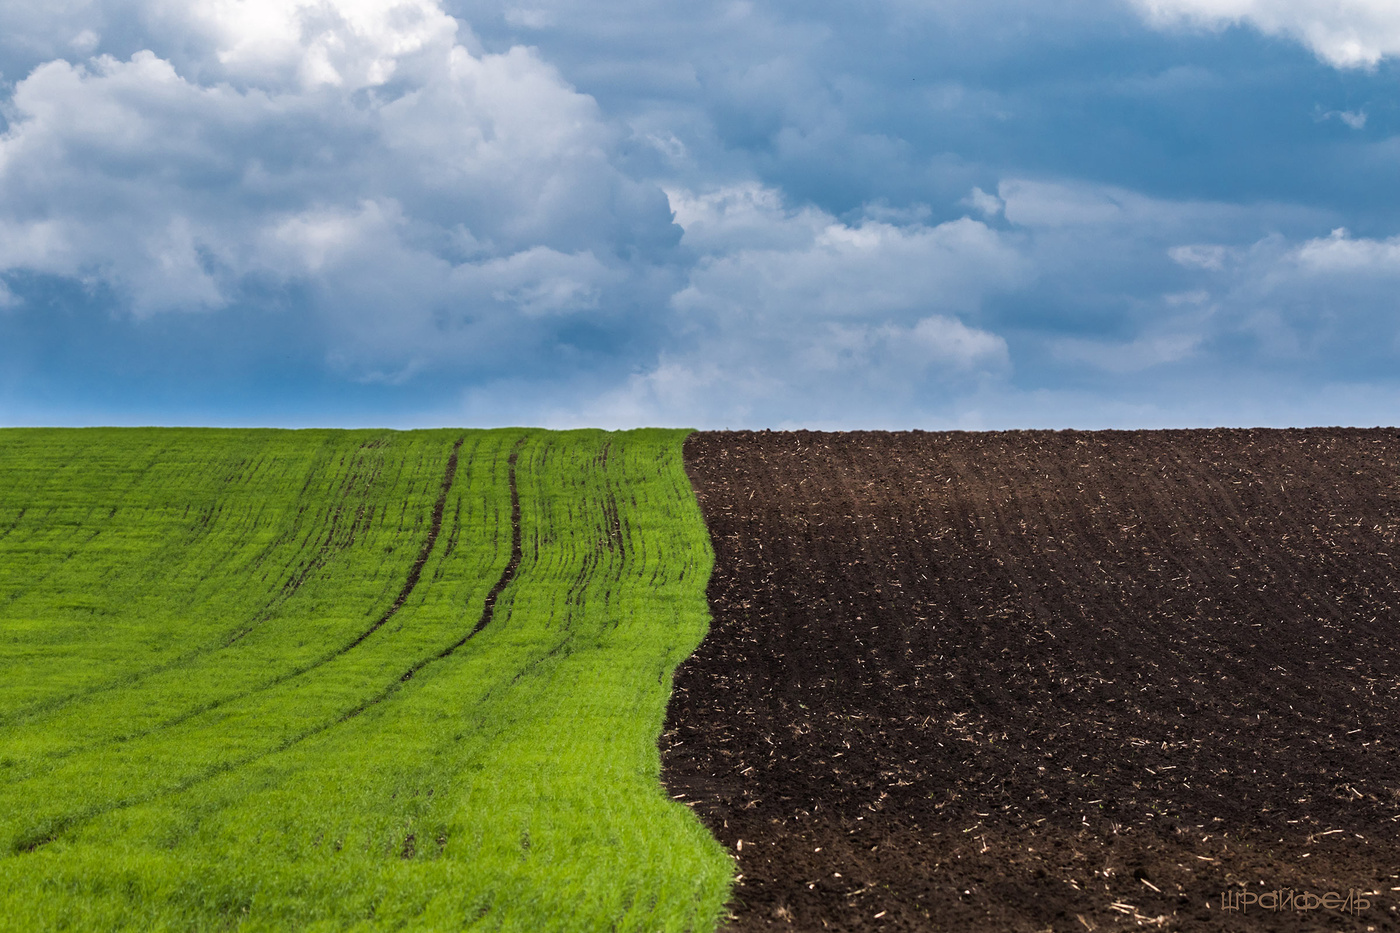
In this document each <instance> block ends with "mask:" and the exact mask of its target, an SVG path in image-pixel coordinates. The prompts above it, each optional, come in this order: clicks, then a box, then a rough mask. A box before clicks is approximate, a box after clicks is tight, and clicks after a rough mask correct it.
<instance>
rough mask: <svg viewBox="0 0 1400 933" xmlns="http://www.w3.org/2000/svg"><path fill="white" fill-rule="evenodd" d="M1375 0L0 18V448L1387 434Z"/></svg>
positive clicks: (1395, 409)
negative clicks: (589, 435) (147, 441)
mask: <svg viewBox="0 0 1400 933" xmlns="http://www.w3.org/2000/svg"><path fill="white" fill-rule="evenodd" d="M1397 57H1400V4H1397V3H1395V2H1394V0H1058V2H1054V3H1046V2H1044V0H975V2H974V0H883V2H874V3H854V2H846V3H839V2H834V0H800V2H799V0H768V2H760V0H752V2H748V0H724V2H712V0H691V2H687V3H675V2H660V0H606V2H603V0H538V2H535V0H527V2H526V3H525V4H524V5H511V4H509V3H498V2H487V0H318V2H308V0H44V2H38V0H14V2H8V3H5V4H0V425H86V424H207V425H269V426H284V427H303V426H316V425H321V426H346V427H348V426H387V427H396V428H412V427H425V426H438V425H461V426H469V427H475V426H481V427H486V426H496V425H508V424H521V425H538V426H544V427H579V426H594V427H603V428H627V427H637V426H643V425H659V426H689V427H697V428H773V429H788V428H825V429H854V428H881V429H884V428H890V429H906V428H925V429H949V428H955V429H975V430H981V429H1003V428H1157V427H1209V426H1279V427H1283V426H1310V425H1359V426H1369V425H1395V424H1397V423H1400V365H1398V364H1400V313H1397V311H1400V301H1398V300H1397V297H1396V296H1397V295H1400V95H1397V90H1398V89H1400V88H1398V86H1397V78H1400V65H1397Z"/></svg>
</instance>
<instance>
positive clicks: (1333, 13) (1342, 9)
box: [1133, 0, 1400, 68]
mask: <svg viewBox="0 0 1400 933" xmlns="http://www.w3.org/2000/svg"><path fill="white" fill-rule="evenodd" d="M1133 2H1134V3H1136V5H1137V6H1138V7H1139V8H1141V9H1142V10H1143V11H1144V12H1145V13H1146V14H1147V16H1148V18H1149V20H1150V21H1151V22H1153V23H1155V24H1157V25H1160V26H1171V25H1176V24H1180V23H1194V24H1198V25H1203V26H1206V27H1211V28H1219V27H1222V26H1226V25H1229V24H1233V23H1248V24H1250V25H1252V26H1254V27H1255V28H1256V29H1259V30H1261V31H1263V32H1265V33H1267V34H1269V35H1274V36H1287V37H1289V38H1292V39H1295V40H1297V41H1299V42H1302V43H1303V44H1305V45H1306V46H1308V48H1310V49H1312V51H1313V52H1314V53H1315V54H1316V55H1317V56H1318V57H1319V58H1321V59H1323V60H1324V61H1326V62H1329V63H1330V64H1332V65H1335V66H1337V67H1339V68H1356V67H1366V66H1373V65H1375V64H1376V63H1378V62H1379V61H1380V60H1381V59H1382V58H1386V57H1389V56H1394V55H1397V54H1400V5H1397V4H1395V3H1393V2H1391V0H1133Z"/></svg>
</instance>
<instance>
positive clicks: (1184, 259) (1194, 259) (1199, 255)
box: [1167, 243, 1229, 272]
mask: <svg viewBox="0 0 1400 933" xmlns="http://www.w3.org/2000/svg"><path fill="white" fill-rule="evenodd" d="M1167 255H1168V256H1170V257H1171V258H1172V261H1173V262H1176V263H1178V264H1180V265H1183V266H1186V267H1187V268H1188V269H1190V268H1195V269H1210V270H1213V271H1215V272H1219V271H1220V270H1221V269H1223V268H1225V259H1226V257H1227V256H1228V255H1229V250H1228V249H1227V248H1226V247H1224V246H1221V245H1220V244H1218V243H1188V244H1186V245H1185V246H1173V247H1172V248H1171V249H1169V250H1167Z"/></svg>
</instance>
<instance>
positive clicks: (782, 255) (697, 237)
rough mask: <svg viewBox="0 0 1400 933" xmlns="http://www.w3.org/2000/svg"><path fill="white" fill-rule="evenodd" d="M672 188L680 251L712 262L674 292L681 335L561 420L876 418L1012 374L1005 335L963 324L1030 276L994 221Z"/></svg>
mask: <svg viewBox="0 0 1400 933" xmlns="http://www.w3.org/2000/svg"><path fill="white" fill-rule="evenodd" d="M669 194H670V198H671V204H672V209H673V210H674V212H675V215H676V219H677V222H678V223H679V224H680V225H681V226H682V227H683V228H684V230H685V235H684V237H683V239H682V246H683V247H689V248H692V249H694V250H696V251H698V252H699V253H700V254H701V255H700V259H699V261H698V262H697V263H696V264H695V265H694V266H693V267H692V269H691V272H690V277H689V282H688V283H687V284H686V286H685V287H684V288H682V289H681V290H680V291H678V292H677V293H676V294H675V295H674V296H673V297H672V299H671V305H672V308H673V309H674V311H675V312H676V314H677V315H678V318H679V320H678V327H679V328H680V331H679V333H678V339H677V340H676V341H675V342H674V343H673V345H672V346H673V349H672V350H671V351H669V352H667V353H665V354H663V356H662V357H661V358H660V360H659V361H658V362H657V363H656V365H655V366H653V367H651V368H649V369H648V370H646V371H644V372H641V373H638V374H635V375H633V376H632V377H630V378H629V379H628V380H627V382H626V383H625V384H624V385H622V386H619V387H617V388H615V389H614V390H612V391H611V392H608V393H604V394H603V395H601V396H599V397H598V398H597V399H596V400H595V401H593V402H589V403H584V405H583V406H582V407H580V408H579V409H578V410H577V411H576V412H575V413H574V414H573V415H572V416H569V415H565V414H561V415H560V416H559V418H560V419H562V422H564V423H569V422H579V423H581V422H588V421H591V422H593V423H604V424H615V423H657V422H661V423H673V424H674V423H691V424H704V425H715V426H724V425H726V424H730V425H740V424H762V423H773V420H774V418H775V417H777V416H778V413H780V412H784V411H787V412H791V411H793V410H796V409H801V410H804V411H809V412H811V414H810V416H809V417H808V420H807V422H806V423H818V422H821V421H822V419H828V421H827V423H836V422H840V423H846V424H854V423H864V424H871V423H873V421H872V419H874V420H878V419H880V418H883V417H894V416H893V415H892V413H893V412H896V411H898V410H899V409H900V408H901V406H905V405H908V404H909V403H910V401H911V399H914V398H916V397H919V396H920V395H921V394H924V393H927V392H928V391H930V390H931V389H933V390H935V391H937V392H939V393H959V392H966V391H969V390H973V389H975V388H976V387H977V386H979V385H982V384H984V383H985V382H986V381H987V380H988V379H991V380H997V379H1000V378H1001V377H1002V376H1004V375H1005V373H1006V372H1007V371H1008V368H1009V366H1010V356H1009V352H1008V349H1007V345H1006V342H1005V340H1003V339H1002V338H1001V337H1000V336H998V335H996V334H994V333H991V332H989V331H987V330H985V329H983V328H979V327H977V326H975V325H973V324H971V323H968V322H967V321H966V320H964V318H967V317H970V316H974V315H976V314H977V313H978V311H979V309H980V306H981V302H982V299H983V298H984V297H985V296H987V295H989V294H992V293H996V292H1001V291H1005V290H1008V289H1012V288H1016V287H1018V286H1020V285H1023V284H1025V283H1026V282H1027V281H1028V279H1029V277H1030V268H1029V266H1028V265H1027V264H1026V263H1025V262H1024V260H1023V259H1022V258H1021V256H1020V254H1019V252H1018V250H1017V248H1016V246H1015V244H1013V243H1009V242H1007V241H1006V239H1005V237H1004V235H1003V234H999V233H998V232H996V231H995V230H992V229H990V228H989V227H987V226H986V225H985V224H983V223H981V222H979V221H975V220H970V219H968V218H962V219H960V220H955V221H951V222H948V223H943V224H938V225H936V226H930V225H927V224H925V223H922V222H919V221H910V222H906V223H903V224H898V225H897V224H893V223H888V222H884V221H878V220H873V219H871V218H870V217H869V216H868V215H869V214H870V213H872V211H866V212H865V213H866V215H867V216H866V217H865V218H864V219H862V220H861V221H859V222H858V223H854V224H847V223H842V222H841V221H839V220H837V219H836V218H835V217H833V216H831V215H830V214H827V213H825V212H823V211H821V210H819V209H817V208H815V207H812V206H810V205H809V206H803V207H798V208H788V207H786V206H785V204H784V202H783V199H782V197H781V196H780V194H779V193H778V192H776V191H774V190H773V189H770V188H765V187H763V186H761V185H757V184H744V185H735V186H730V187H725V188H720V189H717V190H714V191H710V192H706V193H703V194H696V193H692V192H687V191H682V190H673V191H671V192H669ZM873 212H876V213H878V212H881V208H880V207H879V206H876V208H875V210H874V211H873ZM886 214H887V212H886ZM682 348H683V349H682ZM830 419H835V421H831V420H830ZM843 419H844V420H843Z"/></svg>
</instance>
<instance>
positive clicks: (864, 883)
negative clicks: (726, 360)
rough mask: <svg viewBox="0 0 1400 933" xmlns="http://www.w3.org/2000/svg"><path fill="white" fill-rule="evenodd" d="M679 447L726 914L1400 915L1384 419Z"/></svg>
mask: <svg viewBox="0 0 1400 933" xmlns="http://www.w3.org/2000/svg"><path fill="white" fill-rule="evenodd" d="M685 455H686V465H687V470H688V472H689V474H690V476H691V479H692V482H693V484H694V486H695V489H696V491H697V494H698V496H699V500H700V504H701V508H702V510H703V512H704V515H705V518H706V522H707V524H708V526H709V528H710V531H711V537H712V542H713V545H714V549H715V556H716V563H715V568H714V572H713V575H712V577H711V580H710V586H709V600H710V605H711V610H712V613H713V623H712V627H711V632H710V634H709V636H708V637H707V639H706V641H705V642H704V643H703V644H702V646H701V647H700V649H699V650H698V651H697V652H696V653H695V654H694V655H693V656H692V657H691V658H690V659H689V660H688V661H686V662H685V663H684V664H683V665H682V666H681V667H680V668H679V669H678V671H677V673H676V678H675V685H676V689H675V692H674V694H673V696H672V699H671V703H670V709H669V715H668V719H667V724H668V725H667V732H666V733H665V735H664V736H663V739H662V760H663V779H664V781H665V782H666V784H667V786H668V788H669V789H670V791H671V792H672V793H673V794H676V795H684V799H687V800H689V801H691V802H692V805H693V807H694V809H695V812H696V813H697V814H699V815H700V816H701V818H702V820H704V822H705V823H706V824H707V825H708V826H709V827H710V828H711V829H712V830H713V831H714V832H715V833H716V835H717V836H718V837H719V839H720V840H721V842H722V843H723V844H724V845H725V846H726V847H727V848H729V849H730V850H731V852H733V854H734V857H735V858H736V859H737V869H738V871H739V872H740V873H741V879H740V882H739V883H738V885H737V886H736V887H735V893H734V900H733V902H732V904H731V906H732V908H733V910H734V912H735V917H734V919H733V920H732V923H731V926H730V929H733V930H752V929H764V928H770V927H776V928H793V929H804V930H814V929H823V928H831V929H844V930H859V929H887V930H897V929H904V930H915V929H947V930H960V931H963V930H965V931H976V930H998V931H1004V930H1037V931H1043V930H1055V931H1065V930H1081V931H1083V930H1094V929H1097V930H1116V929H1129V928H1138V927H1143V926H1146V927H1149V928H1157V929H1177V930H1212V929H1221V930H1225V929H1229V930H1266V929H1267V930H1279V929H1286V930H1303V929H1338V928H1343V929H1359V930H1366V929H1375V930H1394V929H1400V923H1398V922H1397V911H1396V905H1397V903H1400V891H1395V890H1391V889H1392V888H1398V887H1400V756H1397V754H1396V751H1395V744H1394V743H1395V736H1396V735H1397V727H1400V692H1398V691H1397V687H1398V686H1400V651H1397V648H1396V638H1395V633H1396V626H1397V617H1398V616H1400V573H1398V572H1397V571H1400V567H1398V566H1397V563H1400V562H1398V561H1397V556H1396V548H1397V547H1400V544H1397V538H1400V470H1398V469H1397V468H1398V467H1400V434H1397V432H1395V431H1393V430H1370V431H1366V430H1341V429H1328V430H1321V429H1319V430H1302V431H1298V430H1290V431H1264V430H1251V431H1246V430H1213V431H1152V432H1007V433H982V434H966V433H922V432H915V433H902V434H890V433H861V432H857V433H848V434H819V433H808V432H796V433H767V432H763V433H749V432H734V433H730V432H724V433H698V434H694V435H691V437H690V438H689V439H688V440H687V443H686V447H685ZM741 840H742V848H740V845H739V844H740V841H741ZM1241 885H1244V886H1248V888H1249V889H1252V890H1254V891H1256V892H1257V891H1261V890H1265V889H1272V888H1290V887H1291V888H1294V889H1298V890H1300V891H1302V890H1306V891H1312V892H1317V893H1323V892H1326V891H1339V892H1346V891H1347V890H1348V889H1358V890H1363V891H1368V892H1379V893H1378V894H1372V895H1371V896H1370V897H1369V898H1368V900H1369V903H1370V906H1369V907H1368V908H1367V909H1366V910H1363V911H1360V912H1356V913H1353V914H1341V913H1338V912H1336V911H1325V910H1317V911H1312V912H1290V913H1271V912H1267V911H1260V910H1257V909H1256V910H1254V911H1252V912H1247V913H1239V912H1230V913H1225V912H1223V911H1222V910H1221V898H1220V895H1221V893H1222V892H1224V891H1230V890H1236V891H1237V890H1242V889H1241V887H1240V886H1241ZM789 925H790V926H789Z"/></svg>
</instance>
